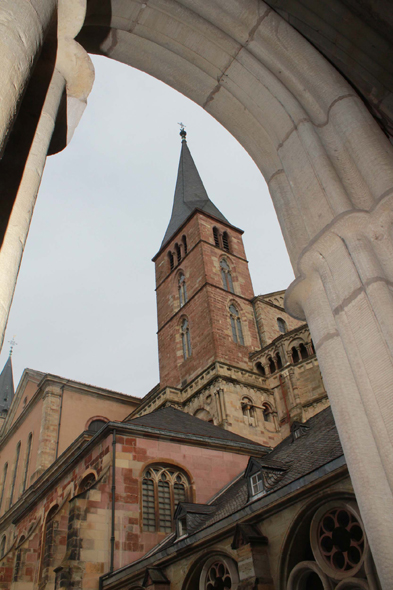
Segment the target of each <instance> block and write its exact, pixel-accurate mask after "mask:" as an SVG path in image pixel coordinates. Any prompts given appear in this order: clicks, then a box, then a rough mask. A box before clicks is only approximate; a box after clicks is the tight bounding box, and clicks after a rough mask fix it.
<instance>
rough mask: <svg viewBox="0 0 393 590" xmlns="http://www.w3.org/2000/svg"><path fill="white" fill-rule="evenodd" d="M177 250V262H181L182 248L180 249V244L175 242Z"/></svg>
mask: <svg viewBox="0 0 393 590" xmlns="http://www.w3.org/2000/svg"><path fill="white" fill-rule="evenodd" d="M175 252H176V259H177V264H180V262H181V250H180V246H179V244H175Z"/></svg>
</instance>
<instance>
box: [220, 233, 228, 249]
mask: <svg viewBox="0 0 393 590" xmlns="http://www.w3.org/2000/svg"><path fill="white" fill-rule="evenodd" d="M222 247H223V248H224V250H226V251H227V252H229V236H228V232H226V231H224V232H223V234H222Z"/></svg>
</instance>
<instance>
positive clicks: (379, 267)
mask: <svg viewBox="0 0 393 590" xmlns="http://www.w3.org/2000/svg"><path fill="white" fill-rule="evenodd" d="M5 4H6V5H7V8H6V10H7V11H8V12H7V14H12V15H13V21H12V23H13V24H10V25H9V27H8V30H10V31H11V34H10V35H9V36H8V37H6V39H5V42H3V45H4V47H5V51H4V52H3V57H2V60H1V67H2V69H3V70H4V71H5V72H6V73H7V72H8V73H10V72H11V75H9V77H11V82H12V83H11V84H7V85H5V86H4V85H3V86H4V88H3V87H2V88H1V94H0V99H2V104H3V117H2V118H1V119H0V146H2V148H3V152H4V154H5V156H7V150H10V149H11V148H10V145H12V141H11V140H12V139H13V137H14V136H13V133H14V130H15V129H16V124H15V122H16V123H17V121H18V117H20V116H21V115H22V114H23V113H24V111H25V107H26V105H25V104H24V103H25V100H24V99H23V97H26V96H27V95H28V90H29V85H30V84H31V83H32V81H34V76H35V71H33V69H32V65H31V64H32V63H34V62H35V61H37V57H38V55H39V53H40V51H41V48H42V46H43V45H45V43H48V42H49V40H52V45H51V47H52V48H53V38H56V43H55V45H56V63H55V65H54V70H53V76H52V81H51V84H50V85H49V90H48V92H47V94H46V99H45V102H43V106H42V107H40V109H39V112H38V114H37V113H36V112H34V117H36V124H37V129H36V133H35V134H34V135H33V136H32V140H31V149H30V151H29V155H28V157H27V160H26V162H25V166H24V167H23V174H22V175H21V177H20V179H19V180H18V182H19V184H16V183H15V182H14V183H13V184H12V183H11V184H12V186H11V188H9V187H10V184H9V182H8V184H7V183H5V184H4V195H5V196H6V197H7V198H8V200H9V202H11V203H14V205H13V208H12V213H11V218H10V221H9V222H8V226H7V221H8V214H9V211H8V213H7V211H5V212H4V214H3V217H4V216H5V219H3V229H4V228H5V227H6V226H7V231H6V232H5V233H4V232H3V237H4V240H3V244H2V249H1V251H0V272H1V273H2V274H3V276H2V282H1V285H2V286H1V290H0V304H1V306H2V307H1V308H0V311H1V318H2V328H4V326H5V324H6V320H7V317H8V310H9V305H10V302H11V299H12V293H13V289H14V285H15V281H16V276H17V271H18V268H19V263H20V259H21V255H22V252H23V248H24V244H25V240H26V235H27V231H28V226H29V220H30V217H31V213H32V209H33V206H34V200H35V196H36V194H37V191H38V186H39V181H40V177H41V174H42V170H43V166H44V163H45V157H46V153H47V152H48V150H49V146H50V141H51V139H52V146H53V145H54V146H55V148H54V149H61V148H62V147H63V146H64V145H65V144H66V143H67V141H68V140H69V138H70V137H71V136H72V131H73V128H74V126H75V124H76V123H77V122H78V120H79V118H80V116H81V114H82V111H83V107H84V105H85V102H86V97H87V95H88V92H89V89H90V87H91V84H92V70H91V67H90V62H89V58H88V56H87V54H86V53H85V51H84V50H83V49H82V46H81V44H82V45H83V46H84V47H85V48H86V49H88V50H89V51H96V52H99V53H102V54H105V55H108V56H109V57H111V58H112V59H116V60H118V61H122V62H124V63H128V64H130V65H133V66H134V67H137V68H139V69H141V70H143V71H145V72H148V73H149V74H152V75H153V76H155V77H157V78H159V79H161V80H163V81H164V82H165V83H167V84H169V85H171V86H173V87H174V88H176V89H177V90H179V91H180V92H182V93H183V94H185V95H186V96H188V97H189V98H191V99H192V100H194V101H195V102H197V103H198V104H199V105H201V106H202V107H203V108H205V110H207V111H208V112H209V113H210V114H212V115H213V116H214V117H215V118H216V119H217V120H218V121H220V122H221V123H222V124H223V125H224V126H225V127H226V129H228V130H229V131H230V132H231V133H232V134H233V135H234V136H235V137H236V138H237V139H238V140H239V142H240V143H241V144H242V145H243V147H244V148H245V149H246V150H247V151H248V153H249V154H250V156H251V157H252V158H253V159H254V161H255V162H256V164H257V165H258V167H259V169H260V170H261V172H262V174H263V175H264V177H265V179H266V181H267V183H268V186H269V189H270V193H271V196H272V199H273V202H274V205H275V208H276V211H277V215H278V219H279V222H280V225H281V228H282V231H283V234H284V239H285V242H286V245H287V248H288V252H289V255H290V258H291V261H292V265H293V267H294V270H295V275H296V277H297V278H296V281H295V283H294V284H293V285H292V287H291V288H290V290H289V292H288V295H287V301H286V305H287V309H288V310H289V311H290V312H291V313H292V314H293V315H295V316H297V317H300V318H305V319H307V322H308V324H309V326H310V331H311V334H312V338H313V341H314V343H315V347H316V350H317V354H318V359H319V362H320V365H321V369H322V373H323V377H324V382H325V385H326V388H327V391H328V394H329V398H330V401H331V404H332V408H333V411H334V415H335V419H336V422H337V426H338V429H339V432H340V437H341V441H342V444H343V447H344V451H345V455H346V458H347V461H348V465H349V469H350V473H351V477H352V481H353V484H354V487H355V490H356V493H357V497H358V501H359V505H360V508H361V511H362V516H363V519H364V522H365V524H366V528H367V530H368V536H369V539H370V543H371V545H372V548H373V552H374V555H375V557H376V562H377V566H378V570H379V573H380V577H381V579H382V580H383V584H384V587H386V588H387V587H388V586H389V582H391V581H392V580H393V559H392V555H391V554H390V553H389V551H390V552H391V549H389V551H388V550H387V548H391V547H392V546H393V532H392V530H391V527H389V525H388V523H387V522H386V518H385V515H386V514H391V513H392V512H393V492H392V490H393V403H392V401H391V400H392V395H391V394H392V385H391V384H392V383H393V359H392V351H393V330H392V328H391V326H392V322H391V318H392V317H393V302H392V296H391V291H390V289H391V285H392V284H393V265H392V262H391V260H392V253H393V245H392V241H391V227H392V224H393V211H392V209H393V207H392V199H393V166H392V164H393V150H392V146H391V145H390V143H389V142H388V140H387V139H386V137H385V136H384V135H383V133H382V132H381V131H380V129H379V127H378V126H377V124H376V123H375V121H374V119H373V118H372V117H371V115H370V114H369V113H368V111H367V110H366V108H365V107H364V105H363V103H362V101H361V100H360V98H359V96H358V95H357V94H356V92H355V91H354V90H353V89H352V87H350V86H349V85H348V84H347V83H346V82H345V80H344V79H343V78H342V77H341V76H340V74H339V73H338V72H337V71H336V70H335V69H334V68H333V67H332V66H331V65H330V64H329V63H328V62H327V61H326V60H325V59H324V58H323V57H322V56H321V54H320V53H318V51H316V50H315V49H314V48H313V47H312V46H311V45H310V44H309V43H308V42H307V41H306V40H305V39H304V38H302V37H301V36H300V35H299V34H298V33H297V32H296V31H295V30H294V29H293V28H292V27H291V26H290V25H289V24H288V23H287V22H285V21H284V20H283V19H282V18H281V17H280V16H279V15H278V14H277V13H275V12H274V11H273V10H271V9H270V8H269V7H268V6H267V5H266V4H265V3H264V2H262V1H259V0H237V1H235V0H229V1H228V0H177V1H175V0H165V1H158V0H154V1H153V0H151V1H149V0H145V2H141V1H139V0H138V1H137V0H129V1H128V2H124V1H122V0H105V1H103V0H100V1H98V0H90V1H89V2H88V5H87V12H86V4H85V2H84V1H83V0H72V1H71V0H67V1H65V0H59V10H58V11H57V12H56V2H55V0H35V2H34V14H30V20H29V18H28V19H26V6H25V3H24V2H23V1H22V0H12V2H11V0H6V1H5ZM8 5H9V6H8ZM56 14H57V20H58V25H57V29H54V28H53V16H54V15H56ZM32 22H33V23H34V26H32V25H31V23H32ZM83 23H84V26H83V28H82V31H81V32H80V33H79V36H78V37H77V39H78V42H76V41H74V37H75V35H77V34H78V32H79V31H80V29H81V27H82V25H83ZM15 55H16V56H17V59H18V60H19V61H18V65H19V67H18V68H17V69H16V70H17V71H16V70H15V71H14V69H12V67H10V66H9V64H10V63H12V59H15V57H14V56H15ZM8 81H9V80H8V79H7V82H8ZM64 97H66V106H67V108H66V109H64V108H63V107H62V105H63V104H64ZM22 99H23V100H22ZM17 113H18V114H17ZM58 113H62V114H63V117H62V120H60V121H59V117H58V116H57V114H58ZM64 113H65V115H64ZM11 130H12V132H11ZM52 136H54V139H53V138H52ZM9 137H10V138H11V140H9V141H8V143H7V138H9ZM4 161H5V162H6V161H7V158H5V160H4ZM22 163H23V162H22ZM8 173H9V174H8ZM13 173H14V171H13V169H11V168H10V169H7V168H4V166H3V169H1V170H0V183H1V181H2V179H4V178H5V177H7V179H9V178H12V174H13ZM7 174H8V176H7ZM15 187H16V188H15ZM18 187H19V188H18ZM7 191H14V193H12V194H10V195H8V192H7ZM375 486H377V487H378V494H377V497H378V501H375V498H374V497H373V495H372V493H370V490H372V489H373V488H375ZM388 553H389V555H388Z"/></svg>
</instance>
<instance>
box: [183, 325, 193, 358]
mask: <svg viewBox="0 0 393 590" xmlns="http://www.w3.org/2000/svg"><path fill="white" fill-rule="evenodd" d="M181 341H182V346H183V358H184V360H186V359H188V358H189V357H190V356H191V337H190V328H189V325H188V320H186V319H184V320H183V321H182V324H181Z"/></svg>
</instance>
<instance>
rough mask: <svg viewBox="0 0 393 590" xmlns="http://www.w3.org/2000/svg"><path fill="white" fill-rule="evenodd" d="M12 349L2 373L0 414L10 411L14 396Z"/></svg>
mask: <svg viewBox="0 0 393 590" xmlns="http://www.w3.org/2000/svg"><path fill="white" fill-rule="evenodd" d="M11 355H12V349H11V351H10V356H9V357H8V360H7V362H6V364H5V365H4V368H3V370H2V372H1V373H0V414H2V413H3V412H8V410H9V409H10V406H11V402H12V400H13V398H14V393H15V392H14V377H13V373H12V361H11Z"/></svg>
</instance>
